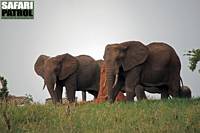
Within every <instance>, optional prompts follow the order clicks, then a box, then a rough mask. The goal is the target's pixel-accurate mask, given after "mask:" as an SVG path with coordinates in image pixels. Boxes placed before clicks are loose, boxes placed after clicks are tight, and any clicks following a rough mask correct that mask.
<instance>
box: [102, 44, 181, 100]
mask: <svg viewBox="0 0 200 133" xmlns="http://www.w3.org/2000/svg"><path fill="white" fill-rule="evenodd" d="M104 61H105V67H106V86H107V88H108V100H109V101H110V102H111V103H112V102H114V100H115V98H116V95H117V94H118V92H119V91H120V90H121V88H125V90H124V91H125V92H126V97H127V100H128V101H134V97H135V96H137V99H138V100H141V99H144V98H145V97H144V95H140V94H141V93H138V92H141V91H140V90H141V89H142V88H143V87H160V86H167V87H168V93H169V95H171V96H172V97H180V89H181V86H180V80H181V77H180V70H181V63H180V59H179V57H178V56H177V54H176V52H175V50H174V49H173V48H172V47H171V46H169V45H168V44H165V43H159V42H158V43H156V42H155V43H151V44H149V45H147V46H145V45H144V44H142V43H141V42H139V41H129V42H123V43H119V44H110V45H107V46H106V48H105V52H104Z"/></svg>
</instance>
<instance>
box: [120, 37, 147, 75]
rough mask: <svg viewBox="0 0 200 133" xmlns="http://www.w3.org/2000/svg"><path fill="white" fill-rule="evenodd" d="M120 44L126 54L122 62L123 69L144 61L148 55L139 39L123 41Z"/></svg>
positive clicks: (125, 69)
mask: <svg viewBox="0 0 200 133" xmlns="http://www.w3.org/2000/svg"><path fill="white" fill-rule="evenodd" d="M121 45H122V47H123V48H126V56H125V59H124V60H123V64H122V66H123V69H124V71H128V70H130V69H131V68H133V67H135V66H137V65H139V64H142V63H144V62H145V60H146V59H147V57H148V55H149V50H148V48H147V47H146V46H145V45H144V44H142V43H141V42H139V41H129V42H124V43H121Z"/></svg>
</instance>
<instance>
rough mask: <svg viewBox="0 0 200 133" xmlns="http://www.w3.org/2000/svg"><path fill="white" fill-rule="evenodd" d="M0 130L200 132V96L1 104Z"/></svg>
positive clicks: (17, 131) (35, 131)
mask: <svg viewBox="0 0 200 133" xmlns="http://www.w3.org/2000/svg"><path fill="white" fill-rule="evenodd" d="M8 128H10V129H9V130H8ZM0 132H1V133H4V132H13V133H21V132H22V133H23V132H34V133H40V132H41V133H54V132H57V133H62V132H64V133H70V132H73V133H94V132H99V133H124V132H130V133H133V132H134V133H135V132H136V133H137V132H139V133H161V132H162V133H163V132H164V133H165V132H166V133H167V132H170V133H184V132H185V133H192V132H197V133H200V99H193V100H181V99H174V100H164V101H163V100H162V101H160V100H151V101H141V102H134V103H123V102H120V103H115V104H108V103H103V104H94V103H87V104H80V105H79V104H76V105H71V106H67V105H65V106H63V105H57V106H54V105H51V104H49V105H40V104H33V105H25V106H23V107H17V106H14V105H7V106H6V105H5V104H1V105H0Z"/></svg>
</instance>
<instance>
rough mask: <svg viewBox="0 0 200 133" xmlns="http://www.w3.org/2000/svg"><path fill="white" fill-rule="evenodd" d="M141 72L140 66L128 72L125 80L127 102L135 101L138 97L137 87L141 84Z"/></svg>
mask: <svg viewBox="0 0 200 133" xmlns="http://www.w3.org/2000/svg"><path fill="white" fill-rule="evenodd" d="M141 70H142V69H141V66H138V67H136V68H134V69H132V70H130V71H128V72H127V75H126V79H125V91H126V98H127V101H134V97H135V96H136V94H135V87H136V86H137V85H138V84H139V81H140V73H141Z"/></svg>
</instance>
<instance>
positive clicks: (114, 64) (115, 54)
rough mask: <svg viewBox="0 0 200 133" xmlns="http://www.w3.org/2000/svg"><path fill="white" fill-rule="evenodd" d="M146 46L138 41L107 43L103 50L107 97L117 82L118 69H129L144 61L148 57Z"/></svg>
mask: <svg viewBox="0 0 200 133" xmlns="http://www.w3.org/2000/svg"><path fill="white" fill-rule="evenodd" d="M148 53H149V52H148V48H147V47H146V46H145V45H144V44H142V43H141V42H138V41H129V42H123V43H120V44H110V45H107V46H106V48H105V52H104V61H105V68H106V86H107V87H108V99H111V98H110V96H111V95H112V93H113V91H114V87H115V85H116V84H117V82H118V76H119V71H120V70H123V71H124V72H126V71H129V70H131V69H133V68H134V67H136V66H137V65H140V64H142V63H144V62H145V60H146V59H147V57H148Z"/></svg>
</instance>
